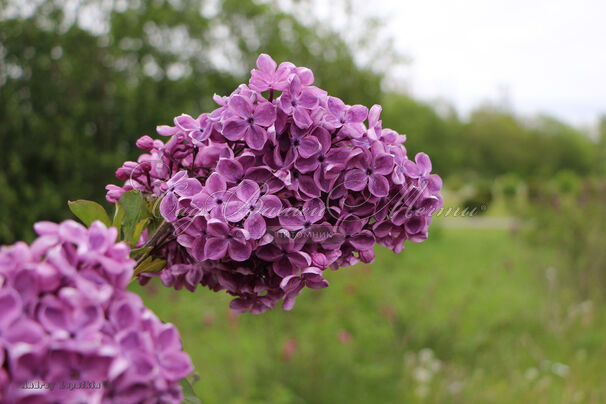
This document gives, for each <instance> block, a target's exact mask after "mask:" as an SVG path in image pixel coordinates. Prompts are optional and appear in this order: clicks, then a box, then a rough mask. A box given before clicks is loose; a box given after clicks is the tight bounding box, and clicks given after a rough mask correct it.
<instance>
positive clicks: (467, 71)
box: [373, 0, 606, 124]
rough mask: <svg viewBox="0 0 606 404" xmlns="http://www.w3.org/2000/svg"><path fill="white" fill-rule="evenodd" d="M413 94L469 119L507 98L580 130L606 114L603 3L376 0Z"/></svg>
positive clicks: (596, 0)
mask: <svg viewBox="0 0 606 404" xmlns="http://www.w3.org/2000/svg"><path fill="white" fill-rule="evenodd" d="M373 8H374V9H375V10H377V9H379V10H381V9H382V10H381V13H382V14H383V13H385V14H384V15H387V16H389V17H388V24H389V25H388V27H389V31H390V33H391V34H392V35H393V36H394V38H395V42H396V46H397V47H398V49H399V50H401V51H402V52H404V53H405V54H407V55H409V56H410V57H411V58H412V63H411V64H410V65H409V66H408V67H406V68H405V69H404V71H403V72H402V74H401V77H403V79H405V81H406V83H407V86H408V88H410V90H411V91H412V92H413V94H415V95H417V96H420V97H423V98H434V97H445V98H447V99H449V100H451V101H452V102H453V103H454V104H455V105H456V106H457V107H458V108H459V109H460V110H461V111H462V112H467V111H469V109H470V108H472V107H473V106H475V105H477V104H478V103H480V102H482V101H483V100H486V99H490V100H496V99H502V98H504V97H506V98H508V99H509V101H510V103H511V105H512V106H513V108H514V109H515V110H516V111H519V112H521V113H528V114H530V113H534V112H548V113H551V114H555V115H557V116H559V117H561V118H564V119H566V120H568V121H570V122H573V123H576V124H591V123H593V122H595V121H596V119H597V117H598V115H599V114H601V113H606V1H604V0H507V1H504V0H459V1H457V0H422V1H419V0H374V2H373Z"/></svg>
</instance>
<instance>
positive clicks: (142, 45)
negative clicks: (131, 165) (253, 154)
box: [0, 0, 381, 243]
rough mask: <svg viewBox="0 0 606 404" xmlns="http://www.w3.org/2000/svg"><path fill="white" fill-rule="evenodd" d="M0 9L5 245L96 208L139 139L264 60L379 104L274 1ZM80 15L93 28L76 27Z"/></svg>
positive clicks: (327, 47)
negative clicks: (78, 208) (83, 207)
mask: <svg viewBox="0 0 606 404" xmlns="http://www.w3.org/2000/svg"><path fill="white" fill-rule="evenodd" d="M207 3H208V4H207ZM0 4H1V6H0V9H1V10H2V11H3V18H2V19H0V44H1V45H0V86H1V88H0V120H1V121H2V125H1V126H0V141H1V144H2V148H1V150H0V186H2V189H3V192H2V193H0V242H3V243H9V242H12V241H14V240H16V239H20V238H25V239H30V238H31V237H32V232H31V225H32V223H33V222H35V221H37V220H42V219H44V220H60V219H62V218H65V217H66V215H67V209H66V206H65V203H66V201H67V200H68V199H76V198H83V199H92V200H98V201H101V200H103V199H104V198H103V197H104V186H105V184H107V183H110V182H112V181H114V179H113V172H114V171H115V169H116V168H117V167H119V166H120V165H121V163H122V162H123V161H125V160H127V159H134V158H135V157H136V155H137V151H136V150H135V146H134V145H135V140H136V139H137V138H138V137H140V136H142V135H143V134H153V133H154V128H155V126H156V125H157V124H163V123H170V122H171V121H172V118H173V117H174V116H176V115H179V114H181V113H183V112H185V113H189V114H191V115H198V114H199V113H201V112H203V111H206V110H210V109H211V108H213V102H212V95H213V93H219V94H229V93H230V92H231V91H233V89H235V87H236V86H237V84H238V83H239V82H241V81H242V80H244V79H245V77H246V72H247V70H248V69H250V68H251V67H252V66H254V62H255V59H256V57H257V56H258V54H259V53H260V52H267V53H269V54H271V55H272V56H273V57H274V58H275V59H276V60H278V61H283V60H287V59H288V60H292V61H293V62H295V63H298V64H302V65H307V66H309V67H312V68H314V71H315V72H316V74H317V82H318V83H319V84H320V85H321V86H323V87H325V88H326V89H327V90H328V91H330V92H331V93H333V94H336V95H340V96H342V97H344V98H346V99H348V100H352V101H355V102H366V103H375V102H379V100H380V94H381V92H380V81H381V76H380V75H379V74H377V73H373V72H372V71H370V70H368V69H363V68H360V67H358V66H356V65H355V63H354V60H353V56H352V53H351V51H350V50H349V47H348V46H347V45H346V44H345V43H344V42H343V41H342V40H341V39H340V38H339V37H338V35H337V34H336V33H334V32H331V31H328V30H326V29H324V28H321V27H316V26H313V25H309V26H307V25H302V24H300V23H299V22H297V20H296V19H295V18H294V17H292V16H291V15H289V14H286V13H283V12H281V11H280V10H279V9H278V8H277V7H275V6H274V5H272V4H270V3H258V2H255V1H252V0H221V1H215V2H206V1H201V0H191V1H150V2H141V1H124V2H111V3H109V4H108V2H103V1H102V0H98V1H97V0H95V1H86V2H81V3H78V9H77V10H73V9H70V8H69V7H68V5H69V4H67V3H66V4H64V3H63V2H61V1H42V2H32V3H30V4H29V5H30V6H32V7H33V10H30V11H29V14H27V15H22V14H23V13H21V14H20V10H21V9H22V8H27V7H25V5H24V4H23V3H21V2H19V1H6V0H4V1H3V2H2V3H0ZM207 5H214V9H212V10H210V11H206V12H204V13H202V12H201V10H202V8H203V7H204V6H207ZM87 16H88V17H89V18H90V17H92V18H95V19H96V20H95V24H92V25H91V26H90V27H85V24H84V23H82V24H80V23H78V21H79V19H78V18H80V19H83V18H85V17H87ZM97 31H99V32H97ZM222 61H223V62H224V64H226V65H225V66H221V63H222Z"/></svg>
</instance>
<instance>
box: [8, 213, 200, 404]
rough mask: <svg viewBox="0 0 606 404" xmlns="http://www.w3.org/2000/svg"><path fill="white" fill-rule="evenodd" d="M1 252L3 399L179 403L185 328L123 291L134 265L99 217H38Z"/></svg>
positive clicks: (186, 365) (185, 364)
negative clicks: (29, 232) (29, 231)
mask: <svg viewBox="0 0 606 404" xmlns="http://www.w3.org/2000/svg"><path fill="white" fill-rule="evenodd" d="M35 230H36V232H37V233H38V235H39V237H38V238H37V239H36V240H35V241H34V242H33V243H32V244H31V245H29V246H28V245H27V244H25V243H23V242H19V243H16V244H14V245H12V246H8V247H2V248H1V249H0V402H2V403H58V402H63V403H68V402H69V403H81V402H91V403H156V402H163V403H178V402H181V400H182V399H183V395H182V392H181V387H180V386H179V384H178V382H179V380H181V379H183V378H184V377H186V376H187V375H188V374H189V373H191V372H192V370H193V368H192V364H191V360H190V358H189V356H188V355H187V354H186V353H184V352H183V350H182V346H181V341H180V338H179V333H178V331H177V329H176V328H175V327H174V326H173V325H171V324H164V323H162V322H161V321H160V320H159V319H158V318H157V317H156V316H155V315H154V314H153V313H152V312H151V311H150V310H148V309H147V308H145V306H144V305H143V302H142V301H141V299H140V298H139V297H138V296H137V295H135V294H134V293H131V292H128V291H126V289H125V288H126V285H127V284H128V282H129V281H130V279H131V278H132V276H133V267H134V265H135V262H134V261H133V260H131V259H130V258H129V252H130V250H129V248H128V246H127V245H126V244H124V243H116V236H117V231H116V229H115V228H113V227H112V228H109V229H108V228H107V227H105V226H104V225H103V224H102V223H101V222H94V223H92V225H91V227H90V229H87V228H85V227H84V226H82V225H80V224H78V223H76V222H73V221H65V222H63V223H61V224H55V223H50V222H40V223H37V224H36V225H35Z"/></svg>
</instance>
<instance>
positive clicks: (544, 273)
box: [133, 229, 606, 404]
mask: <svg viewBox="0 0 606 404" xmlns="http://www.w3.org/2000/svg"><path fill="white" fill-rule="evenodd" d="M437 230H439V231H438V232H436V233H435V237H432V238H430V240H429V241H428V242H426V243H423V244H412V243H411V244H408V245H407V248H406V250H405V251H404V253H402V254H400V255H395V254H393V253H392V252H391V251H388V250H385V249H380V250H378V251H377V259H376V261H375V263H374V264H372V265H358V266H355V267H352V268H344V269H340V270H339V271H336V272H332V271H329V272H328V273H327V279H328V280H329V281H330V283H331V286H330V287H329V288H328V289H325V290H321V291H312V290H306V291H304V292H303V294H302V295H301V296H299V298H298V299H297V304H296V305H295V308H294V309H293V311H292V312H284V311H282V310H281V309H279V308H277V309H276V310H274V311H272V312H268V313H265V314H263V315H260V316H254V315H250V314H246V315H241V316H237V315H233V314H231V313H229V310H228V303H229V300H230V298H229V296H226V295H225V294H223V293H213V292H211V291H208V290H206V289H199V290H198V291H197V292H196V293H194V294H191V293H189V292H187V291H180V292H175V291H172V290H169V289H166V288H163V287H162V286H161V285H160V284H159V283H156V284H152V285H151V286H148V287H146V288H144V289H143V291H141V290H140V288H139V287H138V286H134V287H133V290H135V291H138V292H140V293H141V294H142V295H143V297H144V300H145V301H146V303H147V304H148V305H149V307H151V308H152V309H153V310H154V311H155V312H156V313H157V314H158V315H159V316H160V318H162V319H163V320H165V321H170V322H173V323H175V324H176V325H177V326H178V327H179V330H180V331H181V336H182V338H183V343H184V346H185V349H186V350H187V351H188V352H189V353H190V354H191V356H192V358H193V360H194V364H195V366H196V370H197V372H198V373H199V374H200V376H201V380H200V381H199V382H197V383H196V385H195V390H196V392H197V393H198V394H199V396H200V397H201V398H202V400H203V402H204V403H313V404H315V403H327V404H338V403H373V404H374V403H409V402H412V403H415V402H444V403H476V402H477V403H519V402H533V403H575V402H582V403H585V402H592V403H593V402H595V403H600V402H604V401H605V400H606V387H603V384H604V378H605V377H606V365H605V364H604V361H603V358H604V357H605V354H606V346H605V341H606V327H605V326H604V324H605V322H604V320H605V319H606V310H605V308H604V307H603V306H602V305H600V304H599V303H598V302H592V303H591V302H590V303H587V302H585V303H581V302H579V301H575V298H574V294H573V293H572V292H571V291H570V290H569V289H568V288H567V287H566V286H565V285H563V284H562V282H561V281H560V277H559V272H558V269H552V270H547V262H549V260H550V259H551V257H552V254H550V252H548V251H541V250H534V249H531V248H529V247H526V246H525V245H524V244H523V242H522V241H519V240H517V239H516V238H514V237H512V236H511V235H509V234H508V233H507V232H504V231H489V230H467V229H466V230H454V229H437ZM289 345H291V346H295V349H294V351H293V352H291V355H287V354H285V352H284V351H285V346H289Z"/></svg>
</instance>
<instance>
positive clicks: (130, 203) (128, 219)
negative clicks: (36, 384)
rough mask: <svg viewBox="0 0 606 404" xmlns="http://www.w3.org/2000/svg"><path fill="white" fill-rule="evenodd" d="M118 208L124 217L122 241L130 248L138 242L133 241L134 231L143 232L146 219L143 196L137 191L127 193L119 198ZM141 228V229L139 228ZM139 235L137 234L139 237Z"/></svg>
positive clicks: (145, 206)
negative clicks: (121, 210)
mask: <svg viewBox="0 0 606 404" xmlns="http://www.w3.org/2000/svg"><path fill="white" fill-rule="evenodd" d="M118 203H119V204H120V207H121V208H122V209H124V217H123V219H122V230H123V232H124V240H126V242H127V243H129V244H130V245H131V246H132V245H134V244H136V243H137V241H138V240H139V239H138V237H137V239H135V232H136V231H139V230H140V231H143V228H144V227H145V224H146V223H143V224H142V222H144V221H145V222H146V219H147V205H146V204H145V199H143V195H141V192H140V191H138V190H133V191H128V192H125V193H123V194H122V196H121V197H120V202H118ZM141 226H143V227H141ZM140 235H141V233H140V232H139V236H140Z"/></svg>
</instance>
